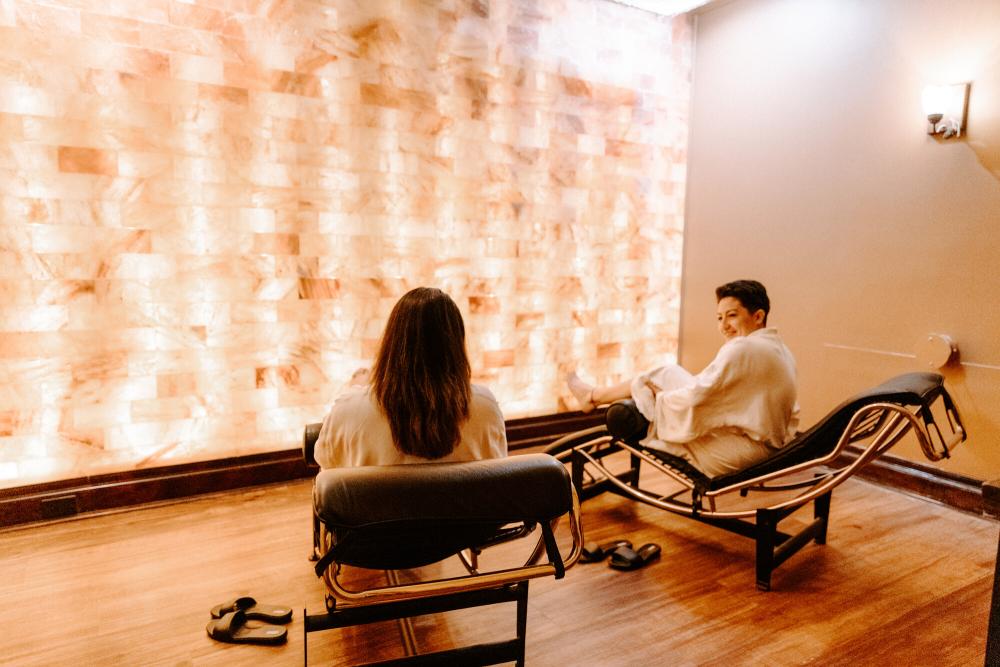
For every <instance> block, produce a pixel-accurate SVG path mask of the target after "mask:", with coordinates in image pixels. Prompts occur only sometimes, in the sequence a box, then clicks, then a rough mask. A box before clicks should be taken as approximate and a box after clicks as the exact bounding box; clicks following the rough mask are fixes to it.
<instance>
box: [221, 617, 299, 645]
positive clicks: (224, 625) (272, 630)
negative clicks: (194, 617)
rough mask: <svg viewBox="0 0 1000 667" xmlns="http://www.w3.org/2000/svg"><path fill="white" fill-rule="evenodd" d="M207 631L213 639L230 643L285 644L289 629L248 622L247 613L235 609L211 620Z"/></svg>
mask: <svg viewBox="0 0 1000 667" xmlns="http://www.w3.org/2000/svg"><path fill="white" fill-rule="evenodd" d="M205 631H206V632H207V633H208V636H209V637H211V638H212V639H214V640H216V641H220V642H226V643H228V644H284V643H285V641H286V640H287V639H288V631H287V630H286V629H285V628H283V627H281V626H279V625H267V624H266V623H254V624H253V625H248V624H247V615H246V614H245V613H243V612H242V611H233V612H230V613H228V614H226V615H224V616H223V617H222V618H218V619H215V620H213V621H209V622H208V625H206V626H205Z"/></svg>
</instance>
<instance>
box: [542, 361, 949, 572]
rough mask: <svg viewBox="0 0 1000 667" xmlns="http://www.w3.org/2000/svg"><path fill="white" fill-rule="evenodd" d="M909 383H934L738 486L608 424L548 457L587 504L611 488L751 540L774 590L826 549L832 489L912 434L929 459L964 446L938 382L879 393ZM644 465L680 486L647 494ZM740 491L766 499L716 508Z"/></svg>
mask: <svg viewBox="0 0 1000 667" xmlns="http://www.w3.org/2000/svg"><path fill="white" fill-rule="evenodd" d="M908 380H912V381H913V382H912V383H911V384H915V385H916V386H921V387H922V386H925V385H926V386H929V387H930V389H929V390H928V391H927V394H926V396H920V397H918V395H917V394H913V395H912V396H905V397H902V398H898V400H875V398H874V397H873V399H872V400H870V401H868V402H865V403H864V404H862V405H860V406H859V407H857V408H856V409H854V410H853V414H851V416H850V419H849V420H848V421H847V423H846V425H845V426H844V427H843V429H842V430H841V431H840V433H839V437H837V440H836V442H835V444H833V446H832V447H830V446H824V447H822V448H821V449H820V450H818V451H817V453H816V455H815V456H811V457H805V458H803V460H801V461H798V462H795V463H793V464H791V465H788V466H787V467H781V468H778V469H771V470H767V469H766V466H764V470H762V472H761V473H760V474H754V475H752V476H750V477H748V478H742V479H741V478H737V479H735V480H734V481H733V482H732V483H722V484H718V485H715V484H713V483H712V481H713V480H711V479H708V478H705V477H703V476H701V477H699V476H698V475H695V474H692V469H690V468H689V469H688V470H686V471H685V470H681V469H679V468H678V467H675V466H672V465H671V462H670V461H667V460H664V459H665V457H664V455H663V454H660V453H658V452H656V451H655V450H653V449H650V448H647V447H644V446H643V445H642V444H641V442H639V440H641V439H642V438H641V437H616V436H615V435H612V433H611V431H610V430H609V428H608V426H599V427H594V428H591V429H587V430H585V431H579V432H576V433H571V434H569V435H567V436H564V437H563V438H560V439H559V440H556V441H555V442H553V443H552V444H551V445H549V446H548V447H547V448H546V451H547V452H548V453H550V454H552V455H554V456H556V457H557V458H559V459H560V460H562V461H564V462H566V463H569V464H570V466H571V471H572V479H573V484H574V486H576V488H577V492H578V494H579V495H580V497H581V499H583V500H586V499H588V498H591V497H593V496H595V495H598V494H600V493H603V492H604V491H610V492H612V493H616V494H618V495H621V496H623V497H626V498H630V499H632V500H636V501H638V502H642V503H644V504H647V505H650V506H652V507H656V508H658V509H662V510H665V511H668V512H673V513H675V514H679V515H682V516H685V517H688V518H691V519H694V520H697V521H700V522H702V523H708V524H711V525H715V526H718V527H720V528H724V529H726V530H730V531H732V532H736V533H739V534H742V535H744V536H747V537H752V538H754V539H755V541H756V546H757V550H756V551H757V553H756V570H757V572H756V579H757V587H758V588H759V589H761V590H770V587H771V574H772V572H773V570H774V569H775V568H776V567H778V566H779V565H780V564H781V563H782V562H784V561H785V560H786V559H787V558H788V557H790V556H791V555H792V554H794V553H795V552H797V551H798V550H799V549H801V548H802V547H803V546H805V544H808V543H809V542H810V541H815V542H816V543H817V544H823V543H825V541H826V533H827V527H828V524H829V509H830V502H831V496H832V492H833V489H835V488H836V487H837V486H839V485H840V484H842V483H844V482H845V481H846V480H847V479H849V478H850V477H851V476H853V475H854V474H855V473H856V472H857V471H858V470H859V469H861V468H862V467H864V466H865V465H867V464H868V463H870V462H871V461H873V460H875V459H876V458H878V457H879V456H881V455H882V454H884V453H885V452H886V451H888V450H889V449H890V448H892V447H893V446H894V445H896V444H897V443H898V442H899V441H900V440H902V439H903V438H904V437H905V436H906V435H908V434H910V433H913V434H914V436H915V437H916V440H917V442H918V444H919V446H920V448H921V451H922V452H923V454H924V455H925V456H926V457H927V458H928V459H930V460H931V461H937V460H941V459H942V458H945V457H947V456H948V455H949V453H950V451H951V450H952V449H953V448H954V447H955V446H957V445H958V444H960V443H961V442H962V441H964V440H965V438H966V434H965V430H964V428H963V426H962V422H961V418H960V417H959V414H958V411H957V409H956V408H955V406H954V403H953V402H952V400H951V397H950V396H949V395H948V394H947V391H946V390H945V389H944V387H943V385H942V384H941V383H942V379H941V377H940V376H939V375H936V374H916V373H915V374H907V375H904V376H899V377H897V378H893V379H892V380H890V381H889V382H887V383H886V384H885V385H882V386H886V385H890V384H891V383H894V382H896V383H899V382H903V383H904V384H905V382H906V381H908ZM935 383H936V385H935ZM878 389H879V388H876V389H874V390H871V392H869V393H872V392H874V394H875V395H876V396H877V393H878V392H877V390H878ZM897 394H898V392H897ZM854 400H857V399H854ZM939 401H940V402H941V403H943V406H944V414H945V415H946V417H947V421H948V425H949V427H950V430H951V433H950V435H947V436H946V435H944V434H943V433H942V432H941V430H940V428H939V427H938V426H937V423H936V421H935V420H934V417H933V414H932V412H931V408H932V406H933V405H934V404H935V403H938V402H939ZM851 403H852V401H847V402H845V404H844V405H842V406H840V407H839V408H838V409H837V410H834V411H833V412H832V413H831V414H830V415H828V416H827V418H825V419H824V420H822V421H821V422H820V424H819V425H818V426H820V425H822V424H823V423H824V422H826V421H827V420H830V419H831V418H832V417H833V416H834V415H836V414H837V413H838V411H840V410H842V409H844V407H845V406H848V407H850V404H851ZM609 414H610V410H609ZM808 433H809V432H807V434H808ZM642 435H645V433H644V432H643V433H642ZM800 437H801V436H800ZM857 443H866V444H865V445H864V446H863V447H862V448H861V450H860V452H859V453H857V455H856V456H854V457H853V460H850V461H849V462H848V463H846V464H841V463H840V461H841V460H843V459H846V458H849V457H847V456H845V454H846V453H847V452H848V449H849V448H851V447H852V446H854V445H856V444H857ZM619 452H623V453H625V454H627V455H628V459H629V467H628V468H627V469H626V470H624V471H617V472H616V471H613V470H612V469H611V467H610V466H608V465H607V464H605V462H604V460H605V458H607V457H608V456H610V455H612V454H615V453H619ZM852 454H853V452H852ZM642 464H646V465H647V466H649V467H650V468H652V469H654V470H655V471H657V472H658V473H661V474H663V475H664V476H666V477H667V478H669V479H670V480H672V481H674V482H676V483H677V484H679V485H680V489H679V490H677V491H675V492H672V493H670V494H668V495H662V494H660V493H657V492H652V491H649V490H647V488H644V487H643V486H641V485H640V483H639V474H640V469H641V466H642ZM756 467H760V466H755V468H756ZM753 469H754V468H751V470H753ZM810 471H812V472H813V473H814V474H813V476H812V477H809V478H804V479H801V478H800V479H792V480H791V481H788V480H789V478H790V477H792V478H795V477H796V476H800V477H801V476H802V475H804V474H807V473H809V472H810ZM693 472H694V473H697V472H698V471H697V470H693ZM729 477H732V476H729ZM774 492H786V493H792V495H791V496H790V497H784V498H782V499H780V500H772V499H773V495H772V496H767V495H766V494H768V493H771V494H773V493H774ZM734 494H738V495H739V496H740V497H741V498H748V497H750V494H754V495H753V498H759V499H760V502H757V503H753V504H751V505H750V506H748V507H739V508H735V509H723V508H720V507H719V501H720V500H721V499H723V498H727V497H733V495H734ZM759 494H764V495H759ZM809 503H813V504H814V518H813V520H812V521H811V522H810V523H809V524H808V525H806V527H805V528H803V529H802V530H800V531H799V532H798V533H796V534H794V535H789V534H786V533H782V532H780V531H779V530H778V524H779V523H780V521H781V520H783V519H784V518H786V517H787V516H789V515H790V514H792V513H793V512H795V511H797V510H798V509H800V508H802V507H804V506H805V505H807V504H809ZM751 520H752V521H751Z"/></svg>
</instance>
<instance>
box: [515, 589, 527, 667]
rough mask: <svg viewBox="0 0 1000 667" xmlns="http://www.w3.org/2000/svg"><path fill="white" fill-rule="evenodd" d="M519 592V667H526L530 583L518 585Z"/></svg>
mask: <svg viewBox="0 0 1000 667" xmlns="http://www.w3.org/2000/svg"><path fill="white" fill-rule="evenodd" d="M518 587H519V590H518V592H517V644H518V647H517V652H518V655H519V656H520V657H519V658H518V659H517V667H524V649H525V645H526V644H527V635H528V582H527V581H522V582H521V583H519V584H518Z"/></svg>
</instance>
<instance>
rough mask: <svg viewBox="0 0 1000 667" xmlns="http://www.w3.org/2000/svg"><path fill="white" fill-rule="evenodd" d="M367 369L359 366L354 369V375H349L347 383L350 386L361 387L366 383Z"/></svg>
mask: <svg viewBox="0 0 1000 667" xmlns="http://www.w3.org/2000/svg"><path fill="white" fill-rule="evenodd" d="M368 375H369V371H368V369H367V368H359V369H358V370H356V371H354V375H352V376H351V379H350V381H349V382H348V383H347V385H348V386H350V387H363V386H364V385H366V384H368Z"/></svg>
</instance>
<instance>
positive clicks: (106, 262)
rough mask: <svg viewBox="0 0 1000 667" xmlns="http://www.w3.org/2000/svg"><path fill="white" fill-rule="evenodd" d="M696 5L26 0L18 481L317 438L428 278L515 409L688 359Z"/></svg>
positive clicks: (9, 402)
mask: <svg viewBox="0 0 1000 667" xmlns="http://www.w3.org/2000/svg"><path fill="white" fill-rule="evenodd" d="M690 61H691V26H690V24H689V22H688V20H687V19H686V18H678V19H673V20H671V19H665V18H662V17H657V16H655V15H652V14H649V13H646V12H643V11H640V10H635V9H630V8H627V7H623V6H621V5H616V4H613V3H607V2H603V1H601V0H558V1H545V2H534V1H528V0H522V1H517V0H491V1H486V0H479V1H474V0H464V1H463V0H442V1H418V0H386V1H380V2H377V1H372V0H364V1H361V0H356V1H352V2H348V1H338V2H329V3H327V4H323V3H316V2H306V1H303V0H294V1H291V0H289V1H285V2H282V1H280V0H278V1H273V2H257V1H255V0H205V1H202V2H195V3H186V2H176V1H172V0H148V1H143V2H115V1H112V2H108V1H107V0H103V1H100V2H99V1H97V0H64V1H61V2H60V1H52V2H39V3H34V2H26V1H21V0H0V216H2V217H0V484H2V485H5V486H12V485H19V484H24V483H28V482H33V481H39V480H44V479H52V478H62V477H71V476H78V475H84V474H90V473H97V472H105V471H109V470H120V469H129V468H135V467H147V466H153V465H162V464H165V463H173V462H179V461H186V460H194V459H206V458H217V457H222V456H231V455H238V454H246V453H251V452H259V451H268V450H276V449H285V448H289V447H294V446H295V445H296V443H297V442H298V439H299V437H300V434H301V428H302V425H303V424H304V423H306V422H309V421H316V420H318V419H320V418H321V417H322V415H323V414H324V413H325V410H326V406H327V404H328V403H329V401H330V399H331V398H332V396H333V395H335V393H336V392H337V391H338V390H339V389H340V388H341V387H342V386H343V384H344V383H345V382H346V380H347V379H348V377H349V376H350V374H351V373H352V372H353V371H354V369H355V368H357V367H358V366H360V365H363V364H365V363H367V362H368V361H369V360H370V359H371V357H372V354H373V351H374V350H375V348H376V345H377V342H378V336H379V334H380V331H381V328H382V326H383V323H384V320H385V317H386V315H387V314H388V311H389V309H390V308H391V306H392V304H393V303H394V302H395V301H396V299H397V298H398V297H399V296H400V295H401V294H402V293H403V292H405V291H406V290H407V289H409V288H411V287H415V286H418V285H436V286H439V287H441V288H443V289H445V290H447V291H448V292H449V293H451V294H452V296H453V297H454V298H455V299H456V301H457V302H458V303H459V305H460V306H461V308H462V309H463V312H464V314H465V316H466V320H467V325H468V330H469V349H470V354H471V357H472V362H473V367H474V369H475V373H476V377H475V380H476V381H478V382H482V383H485V384H487V385H489V386H490V387H491V388H492V389H493V390H494V392H495V393H496V394H497V396H498V397H499V399H500V402H501V404H502V407H503V409H504V412H505V414H506V415H507V416H509V417H516V416H524V415H531V414H544V413H551V412H556V411H559V410H564V409H566V408H567V407H574V406H573V405H572V404H570V405H569V406H567V405H566V404H565V403H564V400H565V399H566V398H568V394H567V393H566V391H565V389H564V388H563V385H562V376H563V374H564V373H565V371H566V370H567V369H569V368H571V367H574V366H576V365H577V364H579V366H580V369H581V372H582V373H583V374H584V375H586V376H588V377H593V378H597V379H599V380H616V379H619V378H620V377H622V376H623V374H625V373H628V372H629V371H631V370H632V369H634V368H636V367H638V366H646V365H649V364H651V363H655V362H657V361H659V360H661V359H663V358H669V357H670V356H671V355H673V354H674V353H675V351H676V335H677V326H678V324H677V318H678V313H677V310H678V307H677V306H678V294H679V285H678V283H679V277H680V254H681V234H682V228H683V217H682V214H683V208H684V201H683V196H684V182H685V164H686V151H687V111H688V101H689V77H690V65H691V62H690Z"/></svg>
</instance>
